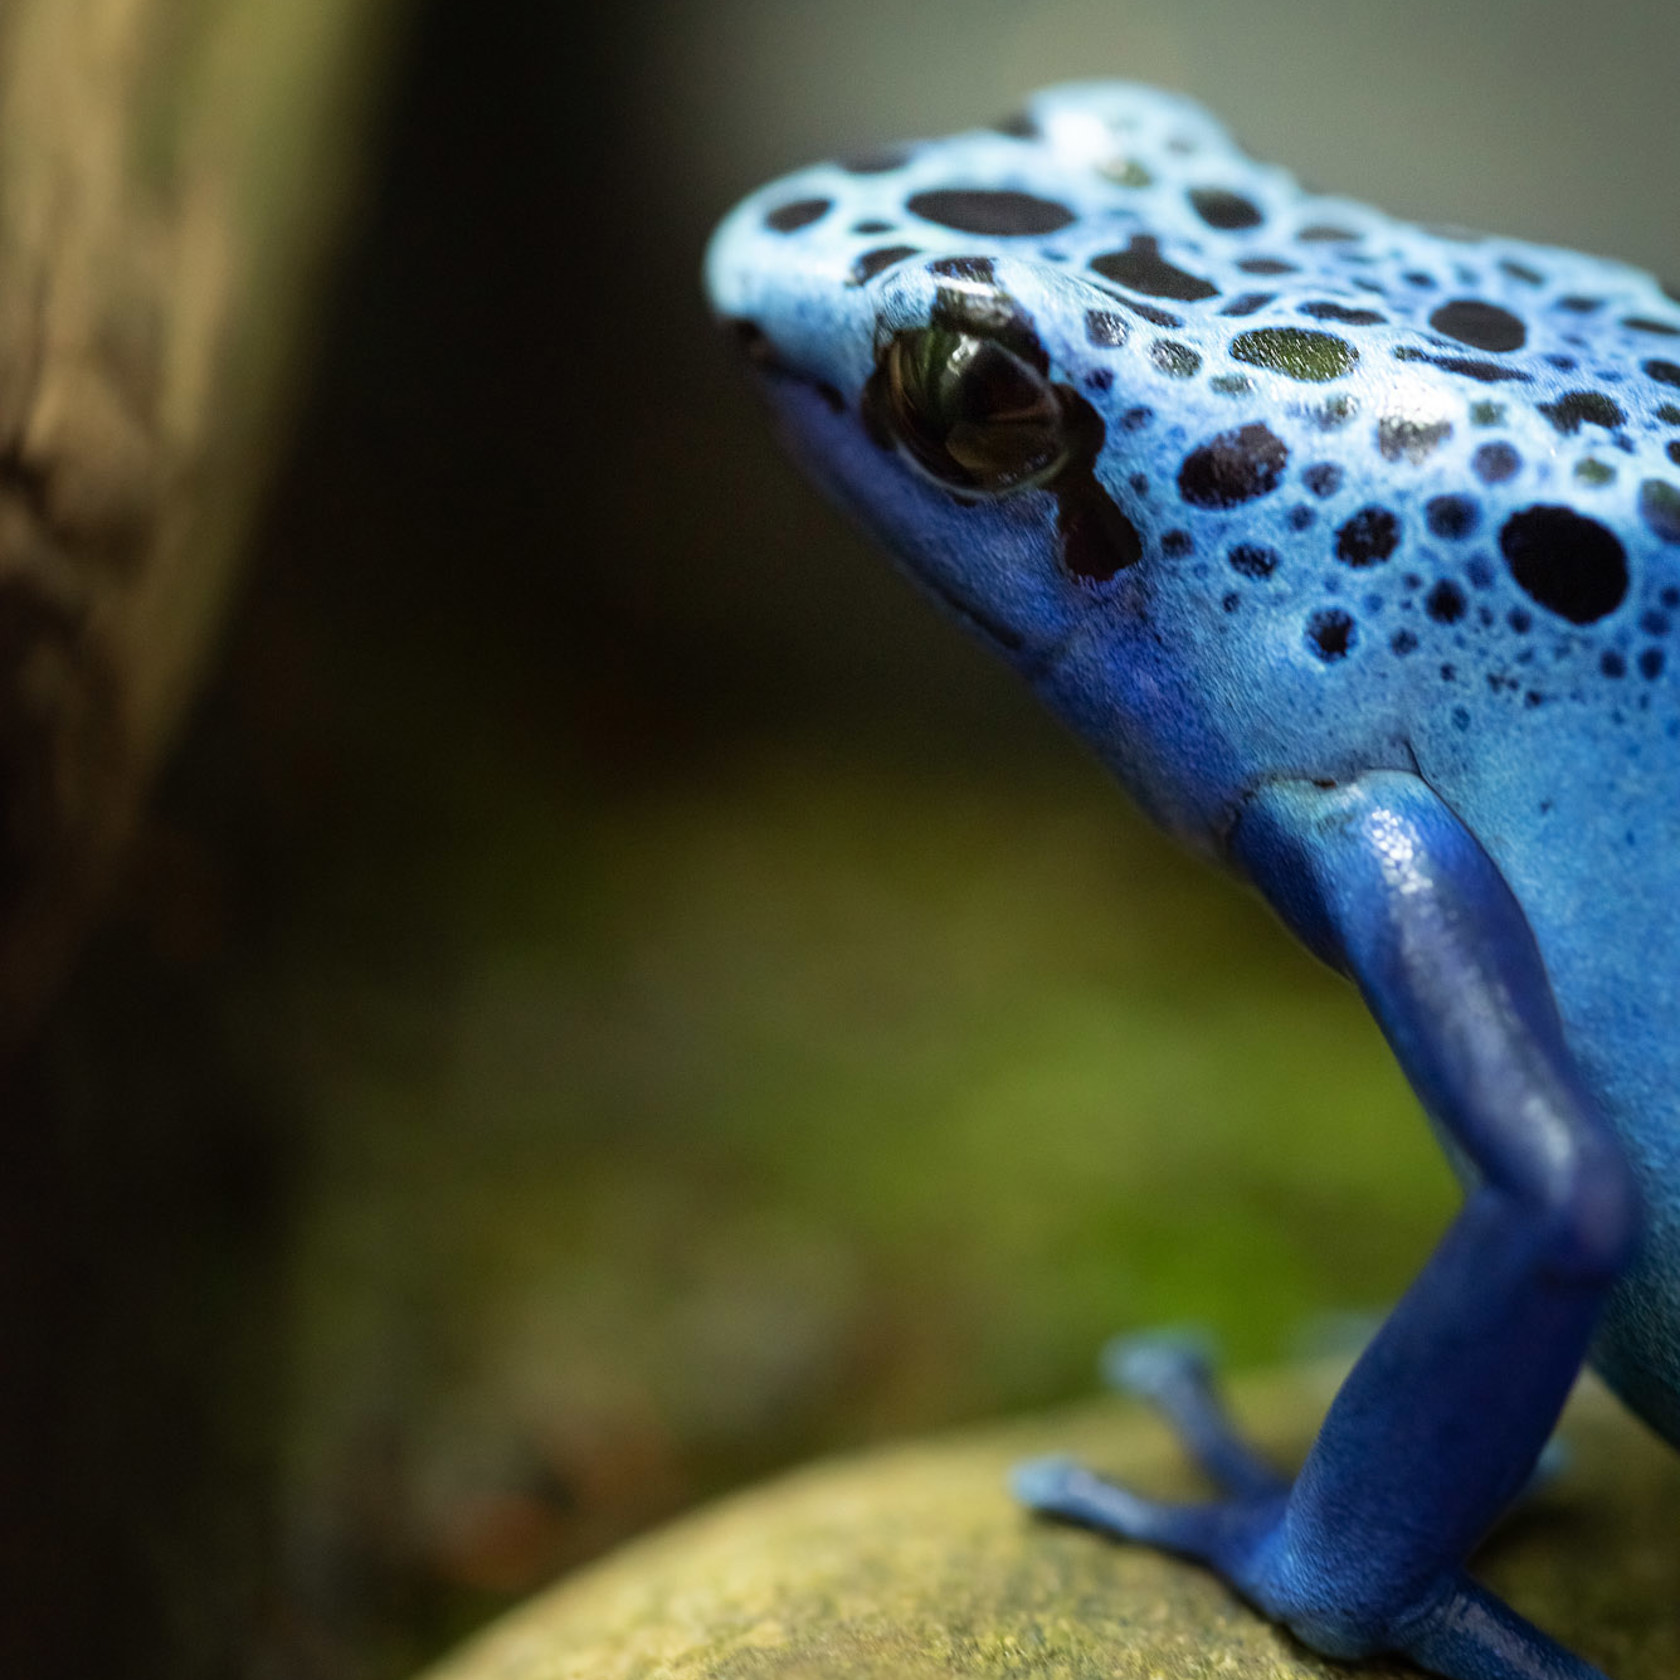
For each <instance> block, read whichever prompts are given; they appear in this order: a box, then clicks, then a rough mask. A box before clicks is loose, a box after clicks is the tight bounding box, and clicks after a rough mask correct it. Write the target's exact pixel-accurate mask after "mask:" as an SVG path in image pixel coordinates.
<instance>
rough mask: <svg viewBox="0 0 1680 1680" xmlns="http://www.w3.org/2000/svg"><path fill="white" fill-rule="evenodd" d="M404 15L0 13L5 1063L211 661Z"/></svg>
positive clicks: (133, 7)
mask: <svg viewBox="0 0 1680 1680" xmlns="http://www.w3.org/2000/svg"><path fill="white" fill-rule="evenodd" d="M400 3H401V0H0V1055H3V1054H4V1053H5V1052H6V1051H8V1050H11V1049H14V1048H15V1047H16V1046H17V1045H18V1043H19V1042H20V1040H21V1039H22V1038H23V1037H24V1036H25V1034H26V1033H27V1030H28V1028H29V1026H30V1024H31V1023H32V1021H33V1020H34V1019H35V1018H36V1017H37V1016H38V1014H39V1012H40V1010H41V1008H42V1006H43V1004H44V1003H45V1002H46V1001H47V999H48V998H49V996H50V995H51V992H52V990H53V988H54V986H55V984H56V982H57V981H58V980H59V979H60V978H61V977H62V975H63V974H64V972H65V970H66V968H67V966H68V963H69V960H70V958H71V956H72V955H73V953H74V950H75V947H76V944H77V941H78V938H79V936H80V935H81V933H82V932H83V931H84V929H85V928H86V926H87V924H88V922H89V920H90V918H91V916H92V913H93V911H94V910H95V908H96V906H97V905H98V902H99V898H100V894H101V890H102V888H103V887H104V885H105V883H106V882H107V881H108V880H109V878H110V876H111V874H112V872H113V869H114V867H115V866H116V864H117V862H118V860H119V859H120V857H121V855H122V849H123V843H124V841H125V839H126V838H127V836H128V834H129V833H130V831H131V829H132V827H133V824H134V820H135V817H136V814H137V811H138V808H139V805H140V802H141V799H142V797H143V794H144V790H145V787H146V784H147V781H148V779H149V777H150V776H151V774H152V773H153V771H154V770H155V769H156V767H157V765H158V762H159V760H160V757H161V755H162V753H163V752H164V749H165V748H166V746H167V744H168V742H169V739H170V736H171V733H172V731H173V729H174V727H175V725H176V724H177V722H178V721H179V719H180V717H181V714H182V711H183V707H184V704H185V702H186V700H187V699H188V697H189V696H190V694H191V692H192V689H193V685H194V680H195V677H196V675H197V673H198V672H199V671H200V670H201V669H202V667H203V665H204V663H205V660H206V656H207V653H208V651H209V649H210V647H211V645H212V643H213V639H214V630H215V626H216V624H217V621H218V619H219V617H220V615H221V612H222V609H223V607H224V605H225V603H226V601H227V599H228V596H229V593H230V587H231V585H232V584H233V582H234V579H235V576H236V573H237V569H238V561H239V556H240V552H241V548H242V546H243V543H242V539H243V538H244V536H245V534H246V531H247V529H248V526H249V524H250V520H251V515H252V511H253V509H254V507H255V506H256V504H257V499H258V496H259V494H260V492H261V489H262V486H263V484H264V481H265V476H266V468H267V467H268V465H269V463H270V462H271V461H272V460H273V458H274V456H275V453H276V450H277V447H278V445H279V442H280V440H281V437H282V435H283V430H284V427H283V421H284V417H285V414H286V411H287V408H288V403H287V397H288V395H289V393H290V392H291V391H292V390H293V389H294V388H295V386H296V384H297V380H296V375H297V372H298V370H299V368H300V366H301V365H302V364H303V363H304V362H305V360H306V350H307V337H306V335H307V328H308V325H309V322H310V318H311V314H312V305H313V303H314V302H315V300H316V298H317V296H318V293H319V291H320V287H319V285H318V284H317V282H318V279H319V277H320V273H321V270H322V266H323V265H322V261H321V259H322V256H323V254H324V252H325V251H326V250H327V249H328V245H329V236H330V235H331V233H332V231H333V230H334V228H335V226H337V225H338V224H339V223H340V222H341V221H342V212H343V210H344V208H345V206H346V204H347V203H348V202H349V196H350V189H351V187H352V186H353V184H354V181H355V178H356V174H357V169H356V164H357V159H358V157H359V155H360V152H361V151H362V150H363V148H362V147H361V146H359V145H358V140H359V139H361V138H364V137H365V135H366V132H367V122H366V118H367V114H368V111H369V108H370V106H371V105H372V104H373V100H372V97H371V95H372V92H373V90H374V89H375V88H376V87H377V85H378V82H379V77H378V75H377V70H378V67H379V66H380V64H381V63H382V62H383V61H384V58H385V56H386V55H385V54H384V52H383V51H382V49H383V48H384V47H385V46H386V45H387V44H388V43H389V42H390V41H391V39H392V29H393V25H394V22H395V19H396V16H397V13H398V10H399V7H400Z"/></svg>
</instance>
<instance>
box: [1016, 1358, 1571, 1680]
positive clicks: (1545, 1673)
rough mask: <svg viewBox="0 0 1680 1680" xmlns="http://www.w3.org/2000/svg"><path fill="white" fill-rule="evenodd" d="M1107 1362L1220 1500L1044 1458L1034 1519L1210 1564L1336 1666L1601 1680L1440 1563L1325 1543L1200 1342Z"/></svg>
mask: <svg viewBox="0 0 1680 1680" xmlns="http://www.w3.org/2000/svg"><path fill="white" fill-rule="evenodd" d="M1102 1363H1103V1371H1104V1374H1105V1376H1106V1377H1107V1378H1108V1379H1109V1381H1110V1382H1111V1383H1112V1384H1113V1385H1114V1386H1115V1387H1117V1388H1120V1389H1123V1390H1125V1391H1126V1392H1128V1393H1130V1394H1135V1395H1137V1396H1138V1397H1139V1398H1141V1399H1143V1400H1146V1401H1148V1402H1149V1404H1150V1405H1151V1406H1153V1407H1154V1408H1155V1409H1156V1410H1157V1411H1159V1412H1160V1413H1161V1414H1162V1415H1163V1416H1164V1417H1165V1418H1166V1420H1167V1421H1168V1422H1169V1423H1170V1424H1171V1425H1172V1426H1173V1428H1174V1429H1175V1431H1176V1432H1177V1434H1178V1435H1179V1437H1180V1439H1181V1440H1182V1441H1183V1443H1184V1445H1185V1446H1186V1448H1187V1449H1188V1451H1189V1452H1190V1454H1191V1456H1192V1457H1193V1458H1194V1459H1195V1461H1196V1462H1197V1463H1198V1464H1199V1465H1200V1466H1201V1467H1202V1469H1203V1470H1204V1471H1205V1472H1206V1473H1207V1474H1208V1475H1209V1476H1210V1477H1211V1478H1212V1480H1213V1481H1214V1482H1215V1483H1217V1484H1218V1486H1219V1487H1220V1489H1221V1491H1222V1494H1223V1497H1222V1498H1219V1499H1215V1500H1211V1501H1208V1502H1206V1503H1196V1504H1178V1503H1172V1502H1169V1501H1162V1500H1154V1499H1145V1498H1143V1497H1141V1496H1140V1495H1138V1494H1135V1493H1133V1492H1131V1491H1130V1490H1129V1489H1127V1488H1124V1487H1120V1486H1117V1485H1116V1484H1115V1483H1113V1482H1109V1481H1106V1480H1104V1479H1103V1478H1102V1477H1100V1476H1098V1475H1096V1474H1094V1473H1093V1472H1092V1471H1090V1470H1088V1469H1086V1468H1084V1467H1083V1466H1082V1465H1080V1464H1078V1463H1076V1462H1074V1461H1073V1460H1071V1459H1067V1458H1044V1459H1037V1460H1033V1461H1031V1462H1029V1463H1026V1464H1022V1465H1020V1466H1018V1467H1017V1468H1016V1470H1015V1472H1014V1476H1013V1478H1012V1485H1013V1488H1014V1492H1015V1495H1016V1497H1017V1498H1018V1499H1020V1500H1021V1501H1022V1503H1023V1504H1025V1505H1027V1506H1029V1507H1031V1508H1032V1509H1033V1510H1034V1511H1037V1512H1039V1513H1040V1514H1042V1515H1044V1516H1049V1517H1055V1518H1058V1519H1060V1520H1061V1521H1063V1522H1069V1523H1075V1524H1077V1525H1079V1526H1080V1527H1083V1528H1089V1529H1094V1530H1096V1531H1097V1532H1099V1533H1102V1534H1106V1535H1110V1536H1113V1537H1115V1538H1117V1539H1121V1540H1127V1541H1131V1542H1134V1543H1137V1544H1141V1545H1147V1546H1153V1547H1155V1548H1157V1549H1158V1550H1161V1551H1166V1552H1172V1553H1174V1554H1175V1555H1177V1556H1180V1557H1185V1558H1189V1559H1191V1560H1193V1561H1194V1562H1197V1563H1200V1564H1203V1565H1205V1566H1206V1567H1208V1568H1210V1569H1212V1570H1213V1571H1214V1572H1215V1573H1216V1574H1218V1575H1220V1576H1221V1577H1222V1578H1223V1579H1224V1580H1225V1581H1226V1582H1227V1583H1228V1584H1229V1585H1230V1586H1231V1587H1232V1588H1233V1589H1234V1590H1235V1591H1236V1592H1238V1593H1239V1594H1241V1596H1242V1597H1244V1598H1246V1599H1247V1600H1248V1601H1249V1602H1250V1603H1252V1604H1253V1605H1255V1606H1256V1607H1257V1608H1258V1609H1260V1610H1262V1611H1263V1612H1264V1613H1265V1614H1266V1615H1268V1616H1269V1617H1270V1618H1271V1619H1272V1620H1274V1621H1277V1622H1281V1623H1282V1624H1283V1625H1284V1626H1286V1627H1288V1628H1289V1629H1290V1630H1291V1631H1292V1632H1294V1633H1295V1634H1296V1635H1297V1636H1298V1637H1299V1638H1300V1639H1301V1640H1302V1641H1303V1642H1304V1643H1306V1644H1307V1645H1310V1646H1311V1647H1312V1648H1313V1649H1314V1650H1317V1651H1320V1652H1323V1653H1324V1654H1325V1655H1327V1656H1332V1657H1344V1658H1356V1657H1365V1656H1372V1655H1376V1654H1379V1653H1385V1652H1400V1653H1403V1654H1405V1655H1408V1656H1410V1657H1411V1658H1412V1659H1413V1661H1415V1662H1417V1663H1419V1664H1420V1665H1421V1666H1422V1667H1424V1668H1426V1669H1428V1670H1430V1671H1431V1672H1433V1673H1436V1674H1442V1675H1448V1676H1453V1677H1459V1680H1603V1677H1602V1676H1601V1675H1599V1673H1598V1670H1596V1669H1594V1668H1592V1667H1590V1666H1589V1665H1588V1664H1586V1663H1584V1662H1582V1661H1581V1660H1580V1659H1579V1658H1578V1657H1574V1656H1572V1655H1571V1654H1570V1653H1569V1652H1567V1651H1565V1650H1564V1649H1563V1648H1562V1647H1561V1646H1559V1645H1556V1644H1555V1643H1553V1641H1551V1640H1550V1639H1548V1638H1547V1637H1546V1636H1545V1635H1544V1634H1543V1633H1541V1632H1540V1631H1539V1629H1537V1628H1535V1627H1533V1626H1532V1625H1531V1624H1530V1623H1528V1622H1525V1621H1523V1620H1522V1618H1520V1617H1519V1616H1517V1615H1516V1614H1515V1613H1514V1612H1513V1611H1511V1610H1509V1609H1508V1608H1507V1607H1506V1606H1505V1605H1503V1604H1502V1603H1500V1601H1499V1600H1498V1599H1496V1598H1494V1597H1492V1596H1491V1595H1490V1594H1488V1593H1487V1592H1485V1591H1484V1590H1483V1589H1482V1588H1481V1587H1479V1586H1477V1585H1476V1584H1475V1582H1474V1581H1472V1580H1471V1579H1470V1578H1469V1576H1468V1575H1466V1574H1465V1573H1464V1571H1463V1570H1462V1569H1461V1568H1458V1567H1455V1566H1452V1565H1450V1564H1443V1565H1442V1566H1440V1567H1438V1568H1436V1569H1433V1570H1426V1571H1424V1572H1422V1573H1421V1574H1419V1575H1415V1576H1412V1577H1411V1578H1409V1579H1406V1580H1402V1581H1396V1580H1395V1579H1394V1577H1393V1575H1392V1574H1391V1573H1390V1571H1389V1570H1388V1569H1386V1568H1385V1567H1384V1560H1383V1559H1381V1557H1380V1555H1379V1554H1380V1553H1381V1551H1382V1549H1383V1548H1382V1543H1381V1541H1380V1540H1378V1541H1377V1543H1376V1544H1374V1545H1365V1544H1362V1536H1361V1535H1360V1533H1359V1532H1358V1531H1357V1529H1355V1530H1354V1531H1353V1532H1351V1533H1349V1532H1341V1533H1338V1534H1335V1535H1331V1534H1328V1533H1326V1532H1325V1531H1324V1529H1323V1526H1322V1520H1323V1512H1322V1510H1321V1509H1320V1508H1319V1505H1320V1501H1319V1500H1318V1499H1317V1498H1316V1497H1315V1492H1316V1490H1315V1489H1314V1488H1312V1487H1311V1486H1310V1485H1303V1483H1296V1484H1293V1485H1292V1484H1291V1482H1290V1481H1289V1479H1288V1478H1287V1477H1285V1476H1283V1475H1281V1474H1280V1473H1279V1472H1278V1471H1277V1470H1275V1469H1274V1468H1273V1467H1272V1466H1271V1465H1270V1464H1268V1463H1266V1461H1265V1460H1264V1459H1263V1458H1261V1457H1260V1456H1259V1454H1257V1453H1256V1452H1255V1451H1254V1450H1253V1448H1251V1447H1250V1446H1249V1445H1248V1444H1247V1443H1246V1442H1245V1441H1243V1440H1242V1438H1241V1437H1240V1436H1239V1435H1238V1434H1237V1432H1236V1430H1235V1428H1234V1427H1233V1425H1232V1424H1231V1421H1230V1419H1229V1416H1228V1415H1227V1413H1226V1411H1225V1408H1224V1405H1223V1404H1222V1402H1221V1400H1220V1397H1219V1393H1218V1390H1217V1386H1216V1385H1215V1383H1214V1380H1213V1375H1212V1371H1211V1366H1210V1361H1209V1357H1208V1351H1207V1345H1206V1343H1205V1341H1203V1340H1202V1339H1201V1338H1198V1337H1196V1336H1194V1335H1192V1334H1187V1333H1183V1332H1172V1333H1155V1334H1151V1335H1147V1336H1139V1337H1127V1338H1122V1339H1120V1340H1117V1341H1115V1342H1112V1343H1110V1344H1109V1346H1108V1347H1107V1348H1105V1349H1104V1351H1103V1361H1102ZM1542 1468H1543V1467H1542ZM1308 1480H1309V1481H1310V1478H1309V1479H1308Z"/></svg>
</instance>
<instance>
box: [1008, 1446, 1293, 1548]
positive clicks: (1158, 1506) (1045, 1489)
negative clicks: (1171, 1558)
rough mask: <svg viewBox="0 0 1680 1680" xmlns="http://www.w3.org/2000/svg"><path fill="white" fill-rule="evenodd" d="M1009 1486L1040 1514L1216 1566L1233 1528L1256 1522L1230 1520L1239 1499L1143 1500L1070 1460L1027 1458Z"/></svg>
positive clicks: (1273, 1508)
mask: <svg viewBox="0 0 1680 1680" xmlns="http://www.w3.org/2000/svg"><path fill="white" fill-rule="evenodd" d="M1010 1487H1011V1488H1012V1490H1013V1491H1014V1494H1015V1497H1016V1498H1017V1499H1019V1500H1020V1501H1021V1503H1022V1504H1023V1505H1026V1506H1028V1507H1029V1508H1030V1509H1032V1510H1033V1511H1036V1512H1037V1513H1038V1514H1039V1515H1040V1516H1045V1517H1055V1518H1057V1519H1058V1520H1060V1521H1062V1522H1067V1523H1074V1524H1077V1525H1078V1526H1079V1527H1080V1528H1090V1529H1095V1530H1096V1531H1097V1532H1098V1533H1101V1534H1107V1535H1112V1536H1113V1537H1114V1538H1116V1539H1119V1540H1132V1541H1136V1542H1138V1543H1140V1544H1142V1545H1146V1546H1157V1547H1159V1548H1161V1549H1162V1550H1163V1551H1169V1552H1178V1553H1180V1554H1182V1555H1183V1556H1186V1557H1193V1558H1197V1559H1199V1560H1201V1561H1203V1562H1208V1563H1213V1564H1215V1565H1216V1566H1217V1565H1219V1564H1220V1563H1221V1562H1223V1561H1224V1557H1225V1553H1226V1550H1227V1545H1226V1543H1227V1542H1228V1540H1229V1538H1230V1535H1231V1531H1232V1529H1233V1527H1234V1526H1244V1527H1253V1526H1255V1525H1254V1524H1250V1523H1241V1522H1238V1523H1235V1524H1234V1523H1233V1518H1238V1517H1239V1516H1240V1514H1239V1513H1238V1512H1237V1511H1236V1509H1235V1507H1236V1506H1237V1505H1238V1503H1239V1502H1238V1501H1222V1502H1219V1503H1215V1504H1211V1505H1175V1504H1171V1503H1168V1502H1166V1501H1164V1500H1158V1499H1144V1498H1142V1497H1140V1496H1139V1495H1138V1494H1135V1493H1133V1492H1131V1490H1130V1489H1128V1488H1123V1487H1120V1486H1119V1485H1118V1484H1116V1483H1114V1482H1109V1481H1105V1480H1104V1479H1103V1478H1102V1477H1101V1476H1098V1475H1096V1474H1094V1473H1093V1472H1092V1471H1090V1470H1087V1469H1086V1468H1085V1467H1084V1466H1083V1465H1082V1464H1079V1463H1078V1462H1076V1461H1075V1460H1073V1459H1071V1458H1038V1459H1030V1460H1028V1461H1027V1462H1026V1463H1025V1464H1020V1465H1017V1466H1016V1468H1015V1470H1014V1472H1013V1473H1012V1475H1011V1476H1010ZM1241 1503H1244V1504H1246V1503H1247V1502H1241ZM1275 1516H1276V1502H1271V1504H1270V1508H1269V1509H1268V1510H1267V1511H1266V1513H1265V1520H1266V1521H1270V1520H1272V1519H1274V1518H1275Z"/></svg>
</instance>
